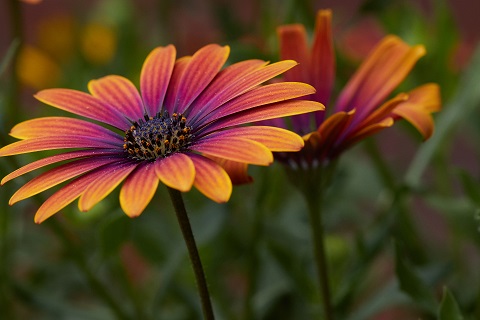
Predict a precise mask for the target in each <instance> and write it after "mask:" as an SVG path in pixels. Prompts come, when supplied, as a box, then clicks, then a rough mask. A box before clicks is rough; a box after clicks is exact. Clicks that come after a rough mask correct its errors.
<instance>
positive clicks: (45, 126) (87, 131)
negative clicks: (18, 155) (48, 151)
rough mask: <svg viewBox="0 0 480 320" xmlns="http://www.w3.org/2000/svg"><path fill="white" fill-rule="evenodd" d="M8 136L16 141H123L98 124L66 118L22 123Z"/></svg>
mask: <svg viewBox="0 0 480 320" xmlns="http://www.w3.org/2000/svg"><path fill="white" fill-rule="evenodd" d="M10 135H11V136H12V137H14V138H17V139H32V138H38V137H47V136H51V137H58V136H78V135H80V136H89V137H102V138H104V139H106V140H111V141H112V142H118V143H122V141H123V138H122V137H120V136H119V135H118V134H116V133H115V132H113V131H111V130H108V129H107V128H104V127H102V126H100V125H98V124H95V123H92V122H88V121H84V120H80V119H75V118H66V117H44V118H37V119H32V120H27V121H23V122H21V123H19V124H17V125H15V126H14V127H13V128H12V130H11V131H10Z"/></svg>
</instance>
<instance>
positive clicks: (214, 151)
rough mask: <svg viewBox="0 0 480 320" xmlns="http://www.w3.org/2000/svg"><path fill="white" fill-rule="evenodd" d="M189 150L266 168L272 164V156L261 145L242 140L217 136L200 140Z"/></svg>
mask: <svg viewBox="0 0 480 320" xmlns="http://www.w3.org/2000/svg"><path fill="white" fill-rule="evenodd" d="M189 149H190V150H193V151H197V152H201V153H204V154H206V155H208V156H214V157H219V158H224V159H229V160H233V161H238V162H245V163H251V164H257V165H261V166H267V165H269V164H271V163H272V162H273V155H272V152H271V151H270V150H268V148H267V147H265V146H264V145H263V144H261V143H258V142H255V141H252V140H247V139H243V138H234V137H228V139H225V138H223V137H222V136H217V137H214V138H210V139H202V141H201V142H199V143H197V144H195V145H193V146H191V147H190V148H189Z"/></svg>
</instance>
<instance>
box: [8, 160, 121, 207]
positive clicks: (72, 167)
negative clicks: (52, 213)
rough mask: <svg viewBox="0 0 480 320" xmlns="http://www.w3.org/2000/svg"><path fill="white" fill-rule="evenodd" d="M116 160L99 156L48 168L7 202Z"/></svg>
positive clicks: (10, 202) (15, 200)
mask: <svg viewBox="0 0 480 320" xmlns="http://www.w3.org/2000/svg"><path fill="white" fill-rule="evenodd" d="M118 161H119V160H118V158H115V157H108V156H107V157H105V156H100V157H94V158H86V159H80V160H77V161H73V162H69V163H66V164H63V165H61V166H58V167H56V168H53V169H50V170H49V171H47V172H45V173H42V174H41V175H39V176H37V177H35V178H33V179H32V180H30V181H29V182H27V183H26V184H24V185H23V186H22V187H21V188H20V189H18V190H17V192H15V193H14V194H13V196H12V197H11V198H10V201H9V204H10V205H12V204H14V203H16V202H18V201H20V200H23V199H26V198H28V197H31V196H33V195H36V194H38V193H40V192H42V191H45V190H47V189H50V188H51V187H54V186H56V185H57V184H60V183H62V182H64V181H67V180H69V179H71V178H74V177H76V176H78V175H80V174H82V173H86V172H88V171H90V170H93V169H95V168H98V167H100V166H103V165H105V164H109V163H113V162H118Z"/></svg>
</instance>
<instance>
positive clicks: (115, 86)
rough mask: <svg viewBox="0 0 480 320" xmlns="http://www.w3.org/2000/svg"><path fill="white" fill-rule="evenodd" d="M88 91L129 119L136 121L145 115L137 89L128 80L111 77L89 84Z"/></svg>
mask: <svg viewBox="0 0 480 320" xmlns="http://www.w3.org/2000/svg"><path fill="white" fill-rule="evenodd" d="M88 90H89V91H90V93H91V94H92V96H94V97H95V98H98V100H100V101H104V102H106V103H108V104H109V105H110V106H111V107H112V108H113V109H115V110H118V111H120V112H121V113H122V114H124V115H125V116H126V117H127V118H128V119H130V120H132V121H135V120H137V119H140V118H143V114H144V113H145V111H144V109H143V103H142V99H141V98H140V95H139V94H138V90H137V88H135V86H134V85H133V83H132V82H130V80H128V79H127V78H124V77H121V76H116V75H110V76H106V77H103V78H100V79H97V80H91V81H90V82H89V83H88Z"/></svg>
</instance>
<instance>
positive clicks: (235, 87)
mask: <svg viewBox="0 0 480 320" xmlns="http://www.w3.org/2000/svg"><path fill="white" fill-rule="evenodd" d="M296 65H297V63H296V62H295V61H292V60H286V61H280V62H277V63H273V64H270V65H267V66H264V67H261V68H257V69H255V70H253V71H252V72H250V73H248V74H246V75H244V76H241V75H239V76H238V77H237V80H236V81H234V82H232V83H227V82H226V80H228V79H225V83H224V87H225V89H224V90H223V91H222V92H219V93H218V94H217V95H216V96H215V98H214V99H213V100H211V101H209V102H208V104H206V106H205V107H204V108H202V109H201V110H200V111H196V112H195V114H193V113H192V114H191V115H188V116H189V120H190V121H195V120H196V119H197V117H201V116H203V115H205V114H208V113H211V112H212V111H213V110H215V109H217V108H218V107H219V106H221V105H223V104H224V103H225V102H227V101H229V100H231V99H233V98H234V97H237V96H239V95H241V94H243V93H245V92H247V91H249V90H251V89H252V88H254V87H256V86H258V85H259V84H261V83H263V82H265V81H267V80H270V79H272V78H273V77H276V76H277V75H279V74H281V73H283V72H285V71H287V70H288V69H290V68H292V67H294V66H296Z"/></svg>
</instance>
